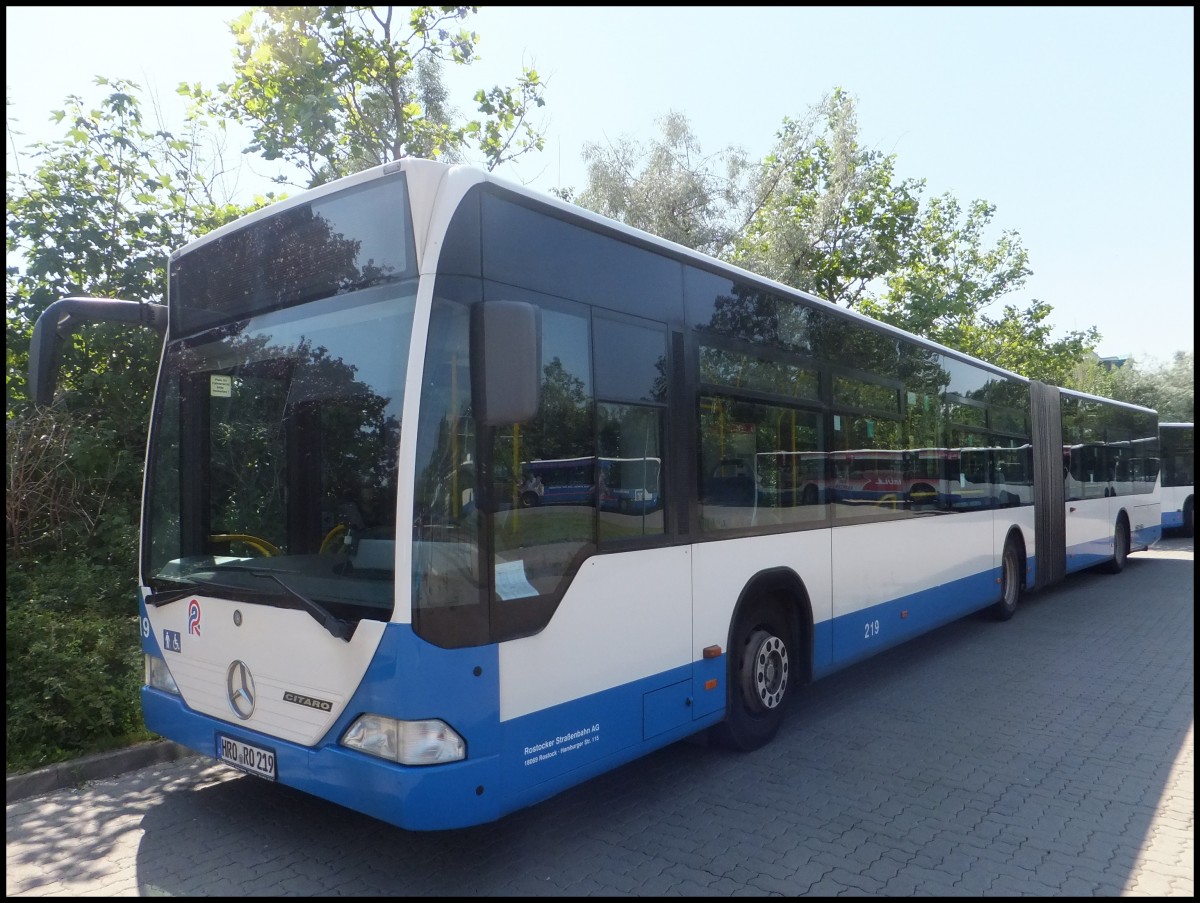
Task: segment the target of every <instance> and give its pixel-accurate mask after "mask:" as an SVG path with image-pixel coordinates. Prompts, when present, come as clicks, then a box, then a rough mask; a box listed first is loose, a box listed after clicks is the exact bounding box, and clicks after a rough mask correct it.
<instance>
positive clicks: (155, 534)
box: [145, 282, 416, 620]
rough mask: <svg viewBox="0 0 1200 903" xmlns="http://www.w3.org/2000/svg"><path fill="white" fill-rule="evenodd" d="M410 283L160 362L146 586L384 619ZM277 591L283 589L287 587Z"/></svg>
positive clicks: (172, 351) (211, 336) (328, 304)
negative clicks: (302, 602)
mask: <svg viewBox="0 0 1200 903" xmlns="http://www.w3.org/2000/svg"><path fill="white" fill-rule="evenodd" d="M415 290H416V283H415V282H409V283H407V284H405V283H400V284H396V285H387V286H378V287H373V288H369V289H366V290H363V291H360V292H356V293H353V294H348V295H339V296H336V297H334V298H328V299H325V300H321V301H315V302H310V303H308V304H304V305H301V306H298V307H292V308H286V309H283V310H276V311H273V312H269V313H266V314H263V315H261V316H258V317H253V318H251V319H249V320H247V321H243V322H241V323H240V324H237V325H235V326H226V327H224V328H221V329H219V330H212V331H211V332H209V333H205V334H203V335H202V336H201V337H200V338H198V339H195V340H184V341H178V342H174V343H172V344H171V345H169V346H168V348H167V351H166V354H165V356H164V361H163V369H162V376H161V379H160V385H159V390H158V400H157V413H156V417H157V420H156V425H155V431H154V441H153V443H152V446H151V452H150V459H149V462H148V463H149V466H148V478H147V503H146V531H147V532H146V537H147V541H146V553H145V554H146V561H145V575H146V583H147V585H148V586H149V587H150V588H151V589H153V590H154V591H155V592H156V593H161V594H164V595H168V594H170V593H171V592H172V591H174V590H176V589H181V588H182V589H190V590H191V591H192V592H195V593H201V592H204V591H205V590H206V589H207V590H208V591H209V592H208V594H209V595H219V596H223V597H227V598H237V599H243V600H244V601H249V602H253V601H256V600H260V599H261V600H271V601H273V602H274V603H275V604H284V605H291V606H293V607H296V603H297V600H296V598H295V597H296V594H297V593H298V594H299V595H300V596H302V597H305V598H307V599H310V600H312V601H315V602H317V603H318V604H319V605H320V606H322V607H323V608H325V609H327V610H329V611H331V612H333V613H334V614H335V615H336V616H338V617H341V618H348V619H358V618H363V617H368V618H376V619H379V620H386V619H387V618H388V617H390V615H391V611H392V606H393V595H394V592H393V586H394V577H395V575H394V564H393V561H394V552H395V539H396V537H395V524H396V465H397V453H398V448H399V436H400V414H401V406H402V404H403V398H404V374H405V369H406V366H407V358H408V355H407V348H408V344H409V337H410V334H411V327H412V318H413V307H414V299H415V294H416V291H415ZM280 580H282V581H283V583H282V584H281V583H280Z"/></svg>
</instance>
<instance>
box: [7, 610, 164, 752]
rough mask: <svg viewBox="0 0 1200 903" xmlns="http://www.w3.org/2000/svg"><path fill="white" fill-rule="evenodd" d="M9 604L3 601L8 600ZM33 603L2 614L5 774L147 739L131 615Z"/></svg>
mask: <svg viewBox="0 0 1200 903" xmlns="http://www.w3.org/2000/svg"><path fill="white" fill-rule="evenodd" d="M10 599H11V597H10ZM42 601H49V599H48V598H47V597H35V598H33V599H30V600H29V601H28V602H27V603H24V604H20V605H16V606H13V605H12V604H11V601H10V605H9V608H8V610H7V611H6V613H5V619H4V626H5V634H6V635H5V682H6V690H7V699H8V706H7V708H6V711H5V731H6V734H7V744H6V747H5V769H6V771H8V772H12V771H24V770H27V769H31V768H38V767H41V766H43V765H48V764H51V763H54V762H61V761H64V760H67V759H71V758H75V757H77V756H81V755H87V754H89V753H94V752H101V751H104V750H108V749H115V748H120V747H123V746H127V745H129V744H131V743H134V742H137V741H139V740H144V739H149V738H150V737H151V736H152V735H151V734H150V733H148V732H147V731H146V729H145V727H144V726H143V724H142V714H141V701H140V697H139V692H140V688H141V684H142V656H141V648H140V642H139V639H138V618H137V616H136V615H133V616H129V615H126V616H124V617H114V616H112V615H105V614H97V613H94V612H91V611H87V610H83V611H76V612H68V611H63V610H61V609H60V607H59V606H58V605H46V606H45V607H40V603H41V602H42Z"/></svg>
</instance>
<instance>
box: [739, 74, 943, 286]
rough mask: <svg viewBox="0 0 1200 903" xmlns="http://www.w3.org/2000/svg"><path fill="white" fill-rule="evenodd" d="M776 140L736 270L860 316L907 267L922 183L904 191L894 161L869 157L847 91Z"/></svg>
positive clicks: (906, 183)
mask: <svg viewBox="0 0 1200 903" xmlns="http://www.w3.org/2000/svg"><path fill="white" fill-rule="evenodd" d="M776 138H777V140H776V144H775V147H774V149H773V150H772V151H771V153H770V154H769V155H768V156H767V158H766V160H764V161H763V164H762V166H761V167H760V168H759V170H758V172H757V173H756V177H755V183H754V188H753V193H752V206H751V209H750V211H749V215H748V217H747V221H746V226H745V227H744V229H743V230H742V232H741V235H740V236H739V238H738V241H737V243H736V249H735V251H734V253H733V255H732V260H733V262H734V263H737V264H739V265H741V266H744V267H745V268H746V269H749V270H752V271H754V272H756V273H761V274H762V275H764V276H768V277H770V278H772V279H776V280H778V281H779V282H783V283H786V284H788V285H791V286H794V287H796V288H799V289H803V290H805V291H809V292H812V293H813V294H815V295H817V296H818V297H821V298H824V299H825V300H827V301H831V302H833V303H835V304H841V305H844V306H846V307H855V306H857V304H858V302H859V300H860V299H861V298H862V297H864V295H865V294H866V293H867V292H868V290H869V287H870V286H871V285H872V283H875V282H876V281H877V280H881V279H883V278H884V277H886V276H887V275H889V274H891V273H893V272H894V271H895V270H896V269H897V268H898V267H899V266H901V265H902V263H903V261H904V260H905V258H906V255H907V253H908V242H909V240H910V238H911V237H912V233H913V228H914V224H915V223H916V218H917V214H918V209H919V198H920V193H921V191H922V190H923V188H924V182H923V181H921V180H916V179H903V180H901V181H899V182H897V181H896V177H895V158H894V157H889V156H885V155H883V154H881V153H879V152H878V151H870V150H867V149H865V148H863V147H862V145H861V144H860V142H859V137H858V120H857V112H856V103H855V101H854V99H853V98H852V97H851V96H850V95H849V94H847V93H845V92H844V91H842V90H840V89H836V90H834V91H833V92H831V93H830V94H829V95H828V96H827V97H825V98H824V99H823V100H822V101H821V102H820V103H819V104H817V105H816V106H815V107H813V108H812V109H810V110H809V111H808V113H807V114H806V115H805V116H803V117H801V118H800V119H791V118H788V119H785V120H784V124H783V127H782V129H781V130H780V131H779V133H778V135H777V136H776Z"/></svg>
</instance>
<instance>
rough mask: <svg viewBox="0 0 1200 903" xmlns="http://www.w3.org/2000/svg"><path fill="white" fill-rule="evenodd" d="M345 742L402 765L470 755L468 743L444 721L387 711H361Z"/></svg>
mask: <svg viewBox="0 0 1200 903" xmlns="http://www.w3.org/2000/svg"><path fill="white" fill-rule="evenodd" d="M342 745H343V746H348V747H349V748H350V749H357V750H358V751H359V752H364V753H366V754H367V755H370V756H378V757H379V758H381V759H388V760H390V761H392V762H399V763H400V764H401V765H436V764H438V763H439V762H458V761H460V760H462V759H465V758H466V757H467V744H466V742H465V741H464V740H463V738H462V737H460V736H459V735H458V733H457V732H456V731H455V730H454V728H452V727H451V726H450V725H448V724H447V723H446V722H444V721H438V720H437V719H429V720H427V721H397V720H396V719H395V718H388V717H386V716H384V715H360V716H359V717H358V718H357V719H355V721H354V723H353V724H352V725H350V728H349V730H347V731H346V733H345V736H343V737H342Z"/></svg>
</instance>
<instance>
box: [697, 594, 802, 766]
mask: <svg viewBox="0 0 1200 903" xmlns="http://www.w3.org/2000/svg"><path fill="white" fill-rule="evenodd" d="M730 644H731V645H730V647H729V656H728V668H727V671H726V675H727V676H726V680H727V682H728V683H727V699H728V703H727V708H726V712H725V720H724V721H722V722H721V723H720V724H717V725H715V726H714V727H713V729H712V733H711V736H712V739H713V740H714V741H715V742H716V743H717V744H718V745H720V746H724V747H726V748H728V749H736V750H741V751H745V752H748V751H750V750H753V749H758V748H759V747H761V746H764V745H766V744H767V743H768V742H769V741H770V740H771V738H772V737H774V736H775V734H776V733H777V732H778V730H779V726H780V725H781V724H782V723H783V715H784V709H785V708H786V704H787V702H788V701H789V700H790V699H791V696H792V693H793V688H794V687H795V686H797V682H796V675H795V673H794V669H795V667H796V665H797V664H798V659H797V658H796V641H795V639H794V634H793V631H792V627H791V621H790V619H789V618H788V616H787V612H786V609H785V608H784V606H783V605H782V604H781V603H780V602H779V601H778V599H777V598H775V597H771V596H768V597H765V598H761V599H757V600H755V601H754V602H752V603H751V604H749V605H746V606H743V607H742V608H741V609H740V610H739V611H738V614H737V617H736V619H735V621H734V625H733V631H732V633H731V635H730Z"/></svg>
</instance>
